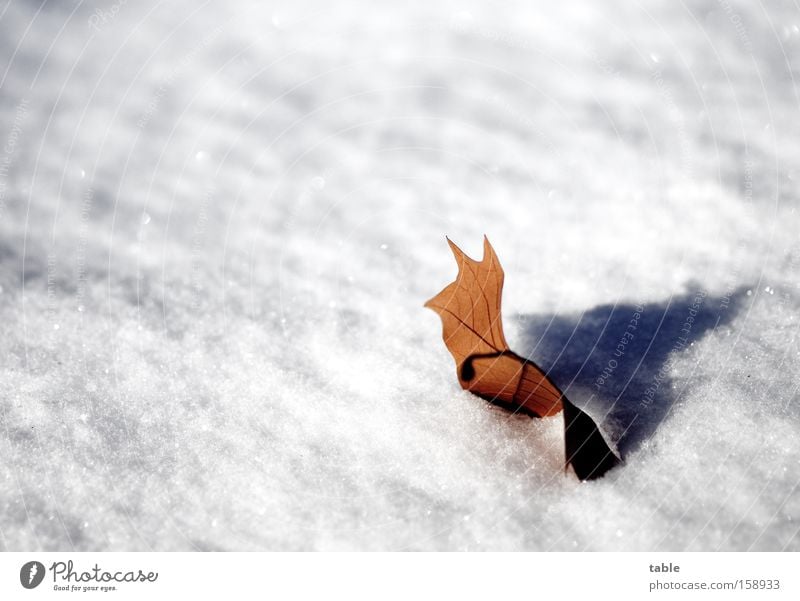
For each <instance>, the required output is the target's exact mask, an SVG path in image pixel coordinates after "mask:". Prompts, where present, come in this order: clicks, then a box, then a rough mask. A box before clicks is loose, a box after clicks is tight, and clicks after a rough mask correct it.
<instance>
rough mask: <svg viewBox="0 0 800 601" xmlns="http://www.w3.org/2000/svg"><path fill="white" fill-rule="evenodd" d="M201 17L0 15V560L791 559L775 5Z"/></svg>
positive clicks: (785, 15)
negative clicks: (477, 306) (577, 463)
mask: <svg viewBox="0 0 800 601" xmlns="http://www.w3.org/2000/svg"><path fill="white" fill-rule="evenodd" d="M222 4H223V3H217V4H216V5H214V6H212V5H210V4H200V5H198V4H196V3H191V2H171V3H150V2H136V3H132V2H127V3H125V2H117V3H114V4H108V3H86V2H59V3H56V2H46V3H44V4H41V5H40V4H39V3H34V2H21V1H14V2H11V1H6V2H5V3H3V4H2V5H0V48H1V49H2V50H1V52H2V56H3V58H4V59H5V60H4V61H2V63H0V77H1V78H2V79H0V89H2V94H0V136H2V138H0V144H2V145H1V146H0V334H1V336H0V352H1V353H2V355H1V356H2V364H0V378H2V379H1V380H0V381H2V383H3V387H2V392H0V428H1V430H0V432H1V433H0V457H2V458H3V459H2V461H1V462H0V548H2V549H5V550H71V549H76V550H140V549H141V550H147V549H154V550H179V549H180V550H190V549H226V550H256V549H258V550H267V549H270V550H293V549H320V550H330V549H365V550H377V549H391V550H395V549H469V550H478V549H491V550H523V549H525V550H583V549H590V550H715V549H725V550H747V549H751V550H782V549H791V550H800V537H799V536H798V529H799V528H800V524H798V522H799V521H800V495H798V491H797V489H798V483H800V437H798V427H800V405H798V382H800V361H798V358H799V357H800V342H799V341H798V319H797V315H798V309H800V287H799V284H798V282H800V242H798V237H797V232H798V231H800V213H798V211H797V210H796V209H797V205H798V199H799V198H800V197H799V195H798V188H797V181H798V178H800V172H799V171H798V167H797V158H798V156H800V135H798V134H800V126H798V119H797V110H798V102H799V101H800V96H798V89H797V86H796V84H795V80H794V76H795V75H798V74H799V70H800V64H799V63H798V61H797V57H798V56H800V33H798V31H800V29H798V25H800V14H799V13H798V12H797V9H796V7H793V6H792V5H791V3H783V2H782V3H776V4H772V5H770V7H768V8H767V7H762V6H759V5H757V4H750V3H744V2H734V1H726V2H704V3H700V4H695V5H694V7H693V8H691V9H690V8H687V7H684V6H682V5H679V4H675V3H670V2H666V1H664V2H660V3H656V4H652V3H651V4H649V5H648V6H649V8H648V9H645V8H644V7H642V6H638V5H634V4H631V3H627V2H622V1H619V2H605V3H602V4H600V3H593V2H589V1H586V2H582V3H578V4H574V3H569V6H567V5H566V4H564V5H563V6H562V5H557V6H556V5H548V6H547V7H532V6H527V4H526V3H523V2H518V3H513V4H509V5H507V6H504V7H503V8H502V10H500V9H498V8H497V7H494V6H491V5H489V4H488V3H478V2H466V3H465V2H463V1H462V2H458V3H456V2H450V3H430V2H428V3H416V2H411V3H407V4H405V5H404V6H403V7H402V9H401V8H399V7H397V6H396V7H394V8H393V9H389V8H387V7H382V8H378V7H376V6H375V5H374V4H367V3H356V2H338V3H336V4H335V5H330V4H329V3H323V2H319V3H313V2H300V3H297V2H293V3H286V4H270V3H257V2H237V3H224V4H225V5H226V6H225V7H223V6H221V5H222ZM483 234H487V235H488V236H489V239H490V240H491V242H492V244H493V245H494V247H495V249H496V251H497V253H498V255H499V257H500V258H501V260H502V262H503V266H504V268H505V271H506V288H505V295H504V304H503V310H504V317H505V328H506V334H507V337H508V338H509V342H510V343H511V346H512V348H513V349H514V350H516V351H517V352H519V353H523V354H526V355H529V356H530V357H532V358H533V359H534V360H536V361H537V362H539V363H540V364H541V365H542V366H544V367H546V368H547V369H549V370H551V373H552V374H553V377H554V378H555V380H556V382H557V383H559V385H561V386H562V387H564V388H565V389H567V391H568V394H569V396H570V398H574V400H576V402H580V403H581V404H583V405H584V406H585V407H587V408H590V407H591V409H592V411H593V412H594V415H595V416H597V417H598V419H602V420H603V425H604V428H605V429H606V431H607V432H609V433H610V434H611V435H612V436H614V437H615V439H617V440H618V441H619V444H620V448H621V450H622V451H623V453H624V456H625V464H624V465H623V466H621V467H620V468H617V469H615V470H613V471H611V472H609V473H608V475H607V476H606V477H604V478H603V479H601V480H597V481H593V482H588V483H583V484H581V483H579V482H577V481H576V480H575V479H574V478H572V477H569V476H565V475H564V471H563V433H562V431H561V427H562V426H561V423H562V422H561V418H560V416H559V417H555V418H548V419H544V420H533V421H532V420H529V419H527V418H521V417H516V416H511V415H509V414H507V413H505V412H503V411H502V410H498V409H495V408H492V407H490V406H488V405H487V404H486V403H485V402H484V401H482V400H480V399H478V398H476V397H473V396H471V395H470V394H468V393H466V392H464V391H462V390H461V389H460V388H459V386H458V382H457V380H456V376H455V370H454V367H453V365H452V360H451V358H450V356H449V354H448V353H447V351H446V349H445V347H444V345H443V344H442V341H441V327H440V323H439V320H438V317H437V316H436V315H435V314H434V313H433V312H431V311H428V310H426V309H424V308H423V307H422V304H423V302H424V301H425V300H427V299H428V298H430V297H431V296H433V295H434V294H436V293H437V292H438V291H439V290H440V289H441V288H442V287H443V286H444V285H445V284H447V283H448V282H449V281H451V280H452V277H453V276H454V275H455V272H456V266H455V264H454V262H453V258H452V255H451V254H450V252H449V249H448V248H447V245H446V243H445V239H444V236H445V235H449V236H450V238H451V239H453V240H454V241H455V242H456V243H458V244H459V245H460V246H462V248H463V249H464V250H465V251H466V252H467V253H468V254H470V255H471V256H473V257H479V256H480V251H481V247H482V236H483ZM698 294H700V295H701V298H702V303H701V305H702V306H700V307H699V308H698V310H697V311H696V320H694V321H692V322H689V323H690V324H691V327H690V329H689V332H688V335H687V332H685V331H683V332H682V330H683V328H684V326H685V325H686V324H687V317H688V316H690V315H691V313H690V310H691V308H692V305H693V303H694V299H695V298H696V297H697V295H698ZM638 307H641V308H642V311H641V316H640V318H639V319H638V320H637V322H636V328H635V329H634V330H631V332H632V333H633V338H631V339H628V338H626V339H628V340H629V343H626V344H625V345H623V346H624V348H625V352H624V353H623V354H622V356H615V355H614V351H615V350H616V348H617V345H618V344H619V343H620V340H621V339H623V338H624V333H625V331H626V328H627V327H628V325H629V324H630V323H631V320H632V319H633V317H634V314H635V313H637V311H636V309H637V308H638ZM691 316H692V317H693V318H694V317H695V316H694V315H691ZM682 336H688V337H686V339H685V341H684V340H682V338H681V337H682ZM611 359H616V361H617V363H616V366H615V367H613V368H610V367H609V365H613V364H610V363H609V361H610V360H611ZM604 370H606V372H604ZM604 373H605V375H603V374H604ZM600 377H602V383H601V384H599V385H597V384H598V378H600ZM648 390H649V391H650V392H648ZM634 418H635V419H634Z"/></svg>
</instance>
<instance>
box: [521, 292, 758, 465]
mask: <svg viewBox="0 0 800 601" xmlns="http://www.w3.org/2000/svg"><path fill="white" fill-rule="evenodd" d="M746 299H747V292H746V288H744V287H742V288H739V289H737V290H736V291H734V292H732V293H731V294H730V295H726V296H720V297H717V296H709V295H708V294H707V293H706V292H705V291H704V290H703V289H702V288H700V287H699V286H696V285H692V286H690V287H689V292H687V293H686V294H682V295H680V296H673V297H671V298H669V299H668V300H666V301H664V302H661V303H648V304H639V305H637V304H635V303H634V304H617V305H602V306H599V307H595V308H594V309H590V310H588V311H585V312H584V313H582V314H569V315H558V314H555V315H540V314H530V315H519V316H517V319H518V321H519V322H520V323H521V326H522V332H523V339H522V342H523V345H524V346H523V347H522V350H523V351H525V354H524V355H523V356H525V357H527V358H528V359H530V360H532V361H534V362H535V363H536V364H537V365H539V367H541V368H542V369H543V370H544V371H545V372H547V374H548V375H549V376H550V378H551V379H552V380H553V382H554V383H555V384H556V385H557V386H559V387H560V388H561V390H562V391H563V392H564V394H565V396H566V397H567V398H568V399H569V400H570V401H571V402H572V403H574V404H575V405H577V406H579V407H581V408H583V409H584V410H585V411H587V413H589V414H590V415H591V416H592V417H593V418H594V419H595V420H596V421H598V423H601V424H602V429H603V430H604V432H605V433H606V434H607V435H608V436H609V437H610V438H611V439H612V442H614V443H615V444H616V446H617V448H618V450H619V452H620V453H621V454H622V456H623V457H624V456H625V455H626V454H627V453H629V452H630V451H632V450H635V449H636V448H637V447H638V446H639V445H640V444H641V443H642V442H643V441H645V440H647V439H648V438H649V437H650V436H651V435H652V434H653V433H654V432H655V430H656V429H657V428H658V426H659V424H661V422H662V421H663V420H664V418H665V417H666V416H667V414H668V413H669V411H670V408H671V407H672V406H673V404H674V403H675V402H676V401H678V397H679V395H680V394H681V391H680V390H676V389H675V387H674V385H673V382H672V379H671V376H670V373H671V366H672V362H673V361H674V359H675V358H676V357H677V356H679V355H680V354H681V353H686V352H688V351H689V349H690V348H691V346H692V344H693V343H694V342H695V341H696V340H699V339H700V338H702V337H703V336H705V335H707V334H708V333H709V332H712V331H713V330H714V329H715V328H718V327H720V326H723V325H725V324H727V323H728V322H730V320H731V319H732V318H733V317H734V316H735V315H736V313H737V311H738V310H739V308H740V307H741V306H742V305H743V304H744V302H745V300H746Z"/></svg>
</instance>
